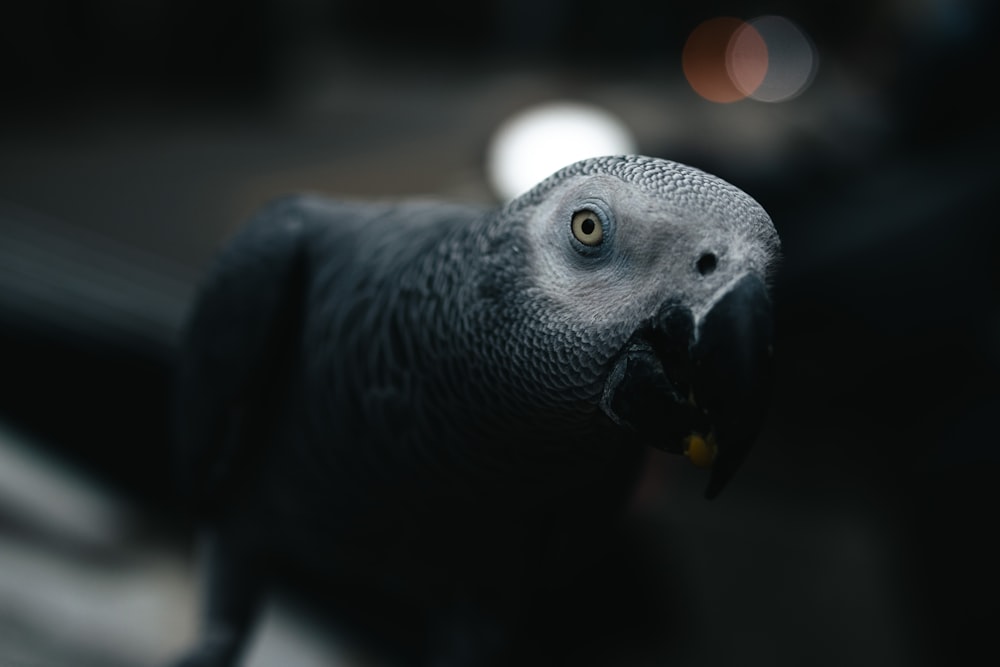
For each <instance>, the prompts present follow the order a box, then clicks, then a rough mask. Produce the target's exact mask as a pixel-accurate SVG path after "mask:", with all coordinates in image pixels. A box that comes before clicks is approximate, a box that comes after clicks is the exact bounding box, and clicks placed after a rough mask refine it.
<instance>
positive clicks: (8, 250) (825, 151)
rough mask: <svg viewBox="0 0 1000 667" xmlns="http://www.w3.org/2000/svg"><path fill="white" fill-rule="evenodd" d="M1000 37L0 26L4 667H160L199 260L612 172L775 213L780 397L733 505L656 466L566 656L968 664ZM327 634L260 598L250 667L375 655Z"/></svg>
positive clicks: (477, 14) (400, 7)
mask: <svg viewBox="0 0 1000 667" xmlns="http://www.w3.org/2000/svg"><path fill="white" fill-rule="evenodd" d="M996 14H997V10H996V4H995V3H992V2H987V1H986V0H912V1H910V2H903V1H901V0H869V1H867V2H844V1H841V2H829V1H820V2H813V3H808V5H807V4H806V3H797V2H792V1H791V0H773V1H767V0H764V1H738V0H733V1H730V2H717V1H714V0H703V1H701V2H697V3H695V2H688V3H680V2H671V1H669V0H662V1H661V2H657V3H653V2H648V1H645V0H618V1H617V2H614V3H608V2H600V1H597V0H581V1H578V2H570V1H569V0H550V1H539V0H533V1H532V2H527V1H524V0H506V1H504V2H500V1H488V2H480V3H449V2H443V1H439V0H429V1H426V2H421V3H396V2H380V1H378V0H368V1H367V2H357V1H351V0H344V1H340V2H337V1H334V0H288V1H281V2H279V1H278V0H243V1H241V2H235V1H228V0H227V1H220V2H204V1H198V2H195V1H193V0H174V1H171V2H168V1H167V0H32V1H31V2H26V1H19V2H7V3H4V5H3V8H2V9H0V77H2V81H3V86H2V90H3V92H2V98H0V101H2V104H0V665H32V666H39V667H41V666H46V667H47V666H57V665H60V666H61V665H74V666H77V667H87V666H89V665H104V666H107V665H110V666H120V667H138V666H141V665H156V664H158V663H159V662H161V661H162V660H164V659H165V658H166V657H168V656H170V655H172V654H173V653H175V652H176V651H178V650H180V648H181V647H183V646H185V645H186V644H187V643H188V642H190V641H191V639H192V636H193V632H194V617H195V611H194V604H195V602H194V591H195V588H196V585H197V574H196V569H195V567H194V548H193V542H192V534H191V531H190V528H189V527H188V526H185V525H184V524H183V522H181V521H179V520H178V519H177V517H176V516H175V515H174V513H173V511H172V509H171V506H170V503H169V493H168V479H167V465H166V462H167V456H168V452H167V445H168V423H167V409H168V395H169V372H170V365H171V363H172V355H173V350H174V341H175V337H176V335H177V332H178V329H179V327H180V324H181V322H182V320H183V317H184V314H185V312H186V310H187V308H188V305H189V302H190V299H191V297H192V294H193V291H194V289H195V286H196V284H197V280H198V276H199V274H200V272H201V271H202V270H203V268H204V267H205V264H206V262H207V261H208V260H209V258H210V257H211V256H212V254H213V252H214V251H215V250H216V249H217V248H218V246H219V244H220V243H221V242H222V241H223V240H224V239H225V238H226V237H227V236H228V235H229V234H230V233H232V231H233V230H234V229H235V228H236V227H237V226H238V225H239V224H240V223H241V221H242V220H244V219H245V218H246V216H248V215H249V214H250V213H251V212H252V211H253V210H254V209H255V208H256V207H258V206H260V205H261V204H262V203H264V202H265V201H267V200H268V199H271V198H272V197H275V196H277V195H280V194H284V193H287V192H296V191H314V192H323V193H327V194H330V195H334V196H345V197H379V198H384V197H398V196H409V195H418V196H434V197H440V198H447V199H454V200H461V201H473V202H497V203H499V202H502V201H503V200H505V199H507V198H509V197H511V196H513V195H514V194H516V193H517V192H519V191H520V190H521V189H524V188H525V187H527V186H528V185H530V183H531V182H533V181H534V180H537V178H536V177H537V176H541V175H545V174H546V173H548V172H550V171H552V170H554V169H555V168H556V167H558V166H561V164H563V163H566V162H570V161H572V160H574V159H576V158H577V157H585V156H587V155H588V154H598V153H609V152H618V151H624V150H629V151H636V152H640V153H644V154H649V155H655V156H660V157H666V158H670V159H674V160H679V161H683V162H687V163H689V164H692V165H694V166H697V167H700V168H702V169H705V170H707V171H710V172H713V173H716V174H718V175H720V176H722V177H723V178H726V179H727V180H729V181H731V182H733V183H734V184H736V185H738V186H739V187H741V188H742V189H744V190H746V191H747V192H749V193H750V194H751V195H753V196H754V197H755V198H757V199H758V200H759V201H760V202H761V203H762V204H763V205H764V207H765V208H766V209H768V211H769V212H770V213H771V215H772V217H773V219H774V221H775V225H776V226H777V228H778V230H779V233H780V234H781V236H782V239H783V242H784V262H783V266H782V271H781V274H780V275H779V277H778V279H777V282H776V284H775V292H774V293H775V299H776V308H777V335H778V343H777V358H778V366H779V367H778V382H777V387H776V390H775V397H774V404H773V408H772V411H771V415H770V420H769V423H768V427H767V429H766V431H765V433H764V435H763V436H762V438H761V441H760V442H759V444H758V446H757V448H756V450H755V452H754V454H753V455H752V456H751V457H750V459H749V461H748V463H747V464H746V466H745V467H744V469H743V470H742V471H741V473H740V475H738V476H737V478H736V480H735V482H734V483H733V484H732V485H731V486H730V488H729V489H727V491H726V493H724V494H723V495H722V497H721V498H720V499H718V500H716V501H713V502H711V503H709V502H706V501H704V500H703V499H702V497H701V493H702V488H703V484H704V481H705V478H704V476H703V475H702V474H701V473H700V471H697V470H693V469H692V468H690V466H688V465H687V464H686V462H685V461H677V460H673V459H670V458H669V457H666V456H665V455H664V456H659V455H656V456H653V458H652V459H651V462H650V468H649V472H648V474H647V476H646V479H645V481H644V483H643V485H642V487H641V488H640V492H639V494H638V495H637V498H636V502H635V503H634V508H633V511H632V513H631V514H630V517H629V521H628V522H627V525H626V526H625V527H624V528H623V531H622V534H621V535H618V536H616V537H615V539H616V540H617V541H618V544H619V546H620V549H618V550H617V552H616V555H615V556H613V558H612V560H611V561H610V565H609V567H608V568H606V570H605V576H604V577H603V578H597V579H595V580H593V581H590V582H588V585H587V586H586V587H582V588H581V589H580V591H579V592H578V594H579V599H575V598H574V599H572V600H568V601H566V602H567V605H568V606H575V607H581V606H582V607H584V608H586V609H588V610H589V612H592V613H589V614H588V615H587V619H586V620H581V619H579V618H577V617H574V616H572V615H567V616H566V617H567V618H572V619H573V620H574V622H573V623H564V624H563V625H562V626H560V628H561V629H558V630H557V631H554V632H557V634H558V632H562V633H564V635H565V636H564V640H565V642H564V644H565V650H566V656H567V664H569V663H570V662H573V663H575V664H595V665H659V664H671V665H701V666H705V665H731V664H741V665H771V666H774V665H801V664H811V665H843V664H852V665H879V666H880V667H887V666H892V665H907V666H910V665H937V664H948V665H954V664H962V663H964V662H971V660H972V657H973V656H975V655H978V652H979V650H981V649H982V648H984V647H986V646H988V645H991V642H992V640H991V639H990V638H991V637H992V634H993V632H995V629H996V623H997V621H998V620H1000V619H998V615H1000V614H998V612H997V609H998V597H997V596H998V593H1000V588H998V586H997V584H998V581H997V579H998V577H997V563H998V562H1000V550H998V548H997V547H996V546H995V539H994V538H995V536H996V532H997V526H998V521H997V511H998V510H1000V502H998V501H1000V491H998V489H1000V484H998V482H997V472H998V464H1000V445H998V438H997V436H996V432H995V431H994V428H995V427H996V420H997V416H998V415H1000V388H998V387H1000V384H998V379H1000V298H998V297H1000V292H998V287H1000V284H998V283H1000V263H998V262H997V261H996V253H997V250H998V249H1000V248H998V233H997V224H998V222H1000V220H998V216H997V213H996V208H995V207H996V194H995V192H996V187H997V184H998V181H997V176H998V170H997V167H996V157H997V148H998V141H997V139H998V136H997V134H998V133H997V126H996V124H995V123H994V118H995V114H996V112H995V107H994V106H993V105H992V103H991V102H990V100H991V99H992V90H993V88H994V87H995V86H996V81H997V64H998V60H997V58H996V56H995V54H994V50H993V45H994V42H995V40H996V35H997V32H996V31H997V29H998V28H1000V23H998V22H997V20H996V19H997V16H996ZM567 151H568V152H567ZM574 152H577V153H579V152H582V155H577V154H574ZM538 170H540V171H541V173H537V172H538ZM545 611H546V612H552V613H553V615H556V616H558V615H559V614H561V613H563V612H565V609H562V610H560V609H554V610H553V609H549V610H545ZM321 629H325V625H324V624H323V623H321V622H317V621H316V620H315V619H314V618H313V617H311V616H309V615H307V614H304V613H302V612H301V610H300V609H299V607H297V606H296V603H295V601H294V599H290V598H289V599H284V600H283V599H281V598H279V599H278V600H277V601H276V602H274V603H273V604H272V605H271V606H269V607H268V609H267V611H266V613H265V618H264V621H263V623H262V628H261V632H260V633H259V635H258V637H257V638H256V640H255V642H254V644H253V646H252V647H251V650H250V654H249V656H248V663H249V664H251V665H254V666H258V665H270V664H285V665H302V666H308V665H320V664H336V665H360V664H383V663H381V662H379V661H378V659H377V657H376V656H375V655H374V654H373V653H372V652H371V651H370V650H369V649H365V648H363V647H357V646H354V645H353V644H352V642H351V641H350V639H349V638H346V639H345V638H343V637H338V636H337V635H336V633H335V632H334V633H328V632H325V631H322V630H321ZM376 653H377V652H376Z"/></svg>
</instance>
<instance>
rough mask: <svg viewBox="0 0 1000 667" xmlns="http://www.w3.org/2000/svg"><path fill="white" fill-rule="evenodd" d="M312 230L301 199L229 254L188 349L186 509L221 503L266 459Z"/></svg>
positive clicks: (183, 461)
mask: <svg viewBox="0 0 1000 667" xmlns="http://www.w3.org/2000/svg"><path fill="white" fill-rule="evenodd" d="M305 230H306V225H305V221H304V219H303V218H302V216H301V208H300V207H298V206H297V205H296V200H295V199H285V200H281V201H278V202H276V203H274V204H272V205H271V206H269V207H268V208H266V209H265V210H264V211H262V212H261V213H260V214H259V215H258V216H257V217H256V218H255V219H253V220H252V221H250V222H249V223H248V224H247V225H246V227H245V228H244V229H243V230H241V231H240V232H239V233H238V234H237V235H236V236H235V237H234V238H233V239H232V241H230V242H229V243H228V244H227V246H226V247H225V248H224V249H223V251H222V252H221V253H220V254H219V256H218V258H217V259H216V262H215V264H214V265H213V266H212V268H211V270H210V272H209V274H208V276H207V280H206V282H205V283H204V285H203V287H202V290H201V291H200V293H199V296H198V298H197V300H196V302H195V304H194V308H193V311H192V313H191V316H190V318H189V320H188V325H187V329H186V331H185V335H184V339H183V341H182V345H181V350H180V358H179V365H178V376H177V383H176V396H175V408H176V411H175V419H176V424H175V427H176V428H175V433H174V436H175V439H176V442H175V446H174V451H175V459H174V465H175V471H174V472H175V478H176V480H177V482H178V485H179V489H178V490H179V492H180V494H181V497H182V499H183V500H184V501H185V502H188V503H191V504H192V506H193V507H199V506H201V507H203V506H204V505H205V504H206V503H212V502H213V501H214V500H216V499H218V498H219V497H220V495H221V494H222V493H223V492H224V491H225V490H226V489H227V488H229V487H230V485H231V484H232V483H233V482H234V481H236V480H237V479H238V478H239V476H240V473H241V471H242V470H243V469H244V468H245V467H246V466H247V465H248V464H249V463H250V462H251V461H252V460H253V459H254V457H255V455H257V454H259V452H260V448H261V447H262V446H263V445H264V443H265V441H266V434H267V432H268V431H269V429H270V428H273V426H274V424H272V423H269V420H273V419H274V415H275V414H276V413H277V410H278V409H279V408H278V407H277V406H278V405H279V404H280V400H279V399H280V396H281V395H282V393H283V392H282V387H283V386H286V385H287V382H288V376H289V374H290V367H291V366H292V364H293V363H294V354H295V351H296V348H297V345H298V341H299V339H300V332H301V329H302V322H303V314H304V300H305V294H306V278H307V271H306V268H307V267H306V265H307V259H306V257H307V255H306V251H305V242H304V239H305Z"/></svg>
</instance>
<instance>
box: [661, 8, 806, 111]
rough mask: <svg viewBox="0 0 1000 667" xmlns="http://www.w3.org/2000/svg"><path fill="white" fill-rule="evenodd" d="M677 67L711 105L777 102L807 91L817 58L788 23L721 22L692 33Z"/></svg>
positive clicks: (770, 20)
mask: <svg viewBox="0 0 1000 667" xmlns="http://www.w3.org/2000/svg"><path fill="white" fill-rule="evenodd" d="M681 64H682V67H683V69H684V76H685V77H686V78H687V80H688V83H689V84H690V85H691V88H692V89H693V90H694V91H695V92H696V93H698V94H699V95H700V96H701V97H703V98H705V99H706V100H709V101H711V102H719V103H730V102H736V101H739V100H742V99H746V98H747V97H749V98H752V99H754V100H757V101H760V102H782V101H785V100H790V99H792V98H794V97H796V96H798V95H799V94H801V93H802V91H804V90H805V89H806V88H807V87H808V86H809V84H810V83H811V82H812V79H813V77H814V75H815V72H816V64H817V58H816V50H815V48H814V47H813V43H812V41H811V40H810V39H809V37H808V36H807V35H806V34H805V33H804V32H803V31H802V30H801V29H800V28H799V27H798V26H797V25H795V24H794V23H793V22H792V21H790V20H788V19H787V18H784V17H782V16H761V17H759V18H756V19H753V20H751V21H743V20H741V19H738V18H734V17H730V16H722V17H717V18H713V19H709V20H707V21H704V22H703V23H701V24H699V25H698V26H697V27H696V28H695V29H694V30H693V31H692V32H691V34H690V35H689V36H688V39H687V42H686V43H685V44H684V50H683V53H682V55H681Z"/></svg>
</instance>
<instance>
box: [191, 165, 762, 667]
mask: <svg viewBox="0 0 1000 667" xmlns="http://www.w3.org/2000/svg"><path fill="white" fill-rule="evenodd" d="M777 247H778V241H777V236H776V234H775V233H774V229H773V226H772V225H771V222H770V219H769V218H768V217H767V215H766V213H765V212H764V211H763V209H761V208H760V206H759V205H758V204H756V202H754V201H753V200H752V199H751V198H750V197H748V196H747V195H745V194H744V193H742V192H741V191H740V190H738V189H737V188H735V187H733V186H731V185H729V184H727V183H725V182H723V181H721V180H719V179H716V178H715V177H712V176H709V175H707V174H704V173H703V172H700V171H698V170H696V169H693V168H690V167H685V166H683V165H678V164H676V163H672V162H668V161H665V160H657V159H653V158H643V157H636V156H628V157H609V158H598V159H594V160H589V161H584V162H581V163H577V164H575V165H571V166H569V167H567V168H566V169H564V170H562V171H560V172H558V173H557V174H555V175H554V176H552V177H551V178H550V179H547V180H546V181H544V182H543V183H541V184H539V186H537V187H536V188H535V189H533V190H532V191H530V192H529V193H526V194H525V195H524V196H522V197H521V198H518V199H515V200H514V201H512V202H511V203H509V204H507V205H506V206H504V207H502V208H500V209H496V210H491V209H484V208H477V207H471V206H460V205H454V204H445V203H441V202H399V203H360V202H334V201H330V200H326V199H322V198H318V197H293V198H286V199H283V200H280V201H277V202H275V203H273V204H272V205H270V206H269V207H267V208H266V209H265V210H263V211H262V212H261V213H260V214H259V215H258V216H257V217H256V218H255V219H254V220H252V221H250V222H249V223H248V224H247V225H246V226H245V227H244V228H243V229H242V230H241V231H240V232H239V233H238V234H237V235H236V236H235V237H234V238H233V239H232V240H231V241H230V242H229V243H228V244H227V245H226V247H225V249H224V250H223V251H222V252H221V253H220V255H219V258H218V260H217V262H216V263H215V264H214V266H213V268H212V270H211V271H210V273H209V275H208V276H207V278H206V281H205V284H204V287H203V289H202V291H201V293H200V296H199V299H198V302H197V303H196V305H195V308H194V310H193V314H192V317H191V320H190V324H189V327H188V333H187V337H186V340H185V344H184V348H183V352H182V357H181V359H182V361H181V367H180V372H179V382H178V412H177V414H178V420H177V423H178V431H177V435H178V438H177V441H178V448H177V451H178V457H177V473H178V479H179V480H180V483H181V484H180V488H181V489H182V491H183V493H184V496H185V497H186V498H187V499H189V500H190V502H192V503H193V504H194V506H196V507H198V508H200V509H201V510H202V511H203V515H204V516H205V518H206V520H207V522H208V524H209V526H210V530H211V531H212V536H213V537H212V542H213V544H214V553H215V554H216V566H215V568H214V573H215V578H214V580H213V582H212V583H210V585H209V587H208V588H209V590H208V595H207V597H208V602H207V631H206V633H205V637H206V638H205V639H204V640H203V641H202V642H201V643H200V644H199V646H198V647H197V648H196V650H195V651H194V652H193V653H192V654H190V655H189V656H187V657H186V658H185V659H184V661H183V662H182V663H181V664H184V665H226V664H232V663H233V661H234V660H236V658H237V656H238V654H239V648H240V646H241V645H242V643H243V641H244V639H245V635H246V634H247V632H248V628H249V627H250V622H251V620H252V616H253V608H254V604H255V601H256V600H257V599H258V597H259V592H260V588H261V582H262V581H263V580H264V579H265V578H266V576H267V573H269V572H270V571H271V570H273V569H275V564H276V563H281V564H283V566H285V567H286V569H287V568H290V569H292V570H294V571H296V572H299V573H301V574H302V575H303V578H306V579H307V580H317V581H319V580H324V581H333V582H350V583H351V585H352V586H356V587H360V588H361V589H364V590H371V591H377V592H378V594H379V595H387V596H389V598H391V599H393V600H403V601H408V603H412V604H413V606H414V608H418V609H420V610H422V611H426V612H427V613H426V614H425V615H424V616H422V618H423V619H424V621H421V622H426V624H427V625H426V627H427V628H428V633H429V634H428V636H429V639H428V644H427V646H426V647H425V655H424V657H425V658H426V659H427V661H429V662H430V661H434V662H435V664H487V663H488V662H490V661H491V660H492V661H498V660H501V659H502V657H501V656H503V655H504V651H505V650H507V647H509V646H510V644H511V642H510V635H511V634H512V630H511V629H512V628H516V620H515V619H516V618H517V609H518V606H519V605H522V604H524V600H525V599H527V598H526V596H528V595H530V590H532V589H533V588H534V587H537V586H538V585H541V584H543V583H545V582H547V581H551V579H552V577H553V576H558V577H560V578H569V577H571V576H572V575H573V574H574V573H576V572H578V571H579V570H580V569H581V568H583V567H584V566H585V565H586V563H588V562H590V561H591V560H593V559H594V558H597V557H598V551H599V550H596V549H593V548H592V547H593V546H594V545H596V544H599V543H600V535H601V534H602V529H603V528H605V527H607V526H609V525H611V523H612V522H613V521H614V519H615V517H616V516H617V515H618V514H619V513H620V511H621V509H622V507H623V506H624V503H625V502H626V501H627V499H628V497H629V493H630V488H631V485H632V484H633V482H634V480H635V477H636V474H637V471H638V469H639V465H640V463H641V461H642V457H643V452H644V451H645V447H646V446H647V445H654V446H657V447H661V448H666V449H668V450H671V451H678V448H679V447H680V446H681V444H680V443H681V440H682V437H683V436H684V435H685V434H687V433H690V432H691V431H692V430H699V431H702V432H704V433H706V434H708V433H709V432H711V438H710V439H711V441H713V442H714V441H715V440H716V436H717V437H718V440H719V453H718V460H717V461H716V462H715V463H716V464H717V465H716V467H714V468H713V472H712V475H713V482H712V484H714V487H713V486H710V493H711V494H713V495H714V493H717V491H718V489H719V488H721V484H723V483H725V480H726V479H728V476H729V475H731V474H732V471H733V470H734V469H735V467H736V466H737V465H739V463H740V461H741V460H742V457H743V455H744V454H745V450H746V449H747V448H748V447H749V442H750V441H752V438H753V436H754V435H755V434H756V430H757V429H758V428H759V418H758V416H757V415H756V413H757V412H759V410H757V404H758V403H759V399H757V398H752V399H751V400H749V402H746V401H742V400H740V399H741V398H745V397H746V394H747V393H751V394H753V393H755V391H756V389H757V388H758V386H757V383H758V381H759V379H760V377H761V376H764V375H766V368H765V367H766V359H765V357H767V356H768V355H769V350H768V351H765V350H764V349H763V348H765V347H767V346H769V338H770V335H769V310H768V308H769V305H768V304H767V296H766V289H765V288H764V279H765V278H766V275H767V274H768V273H769V272H770V271H771V270H772V268H773V263H774V261H775V257H776V254H777ZM748 304H749V305H748ZM762 304H763V305H762ZM706 322H711V323H712V324H710V325H705V323H706ZM743 329H747V330H750V329H752V330H753V331H751V332H750V333H751V334H753V335H750V336H749V338H748V340H750V341H751V343H750V344H743V343H740V342H739V341H740V339H741V338H744V337H745V336H744V334H746V333H747V331H743ZM720 332H721V333H720ZM755 332H756V333H755ZM701 341H707V342H705V343H704V344H702V343H701ZM734 342H735V344H734V345H733V344H732V343H734ZM730 348H734V349H738V353H735V355H733V354H728V352H727V350H729V349H730ZM706 350H707V352H706ZM727 355H728V356H727ZM720 360H721V361H720ZM720 364H721V366H720ZM717 367H718V368H717ZM720 368H721V369H722V370H720ZM730 370H733V371H734V372H735V374H736V375H737V376H740V377H742V376H746V378H747V381H746V382H745V383H743V384H740V382H735V383H729V382H728V381H727V379H726V377H724V376H726V375H727V374H728V373H729V371H730ZM730 384H732V386H734V387H736V388H737V389H735V390H732V391H737V392H738V393H739V394H740V396H739V397H737V398H736V399H734V398H733V397H732V396H730V393H732V392H731V391H730V390H729V389H726V388H725V385H730ZM744 385H745V386H744ZM720 387H722V388H721V389H720ZM699 394H700V395H702V396H704V397H705V400H704V401H701V402H695V401H693V400H691V397H692V396H694V395H699ZM735 404H740V406H742V407H738V408H732V407H731V406H732V405H735ZM746 405H752V406H754V409H752V410H751V409H748V408H747V407H746ZM731 434H732V435H731ZM730 442H732V443H735V444H732V445H729V443H730ZM727 445H729V447H730V448H731V449H727ZM730 452H732V453H730ZM727 457H728V458H727ZM720 471H721V472H720ZM716 478H717V479H716ZM713 489H714V490H713ZM470 609H474V610H475V613H470V611H469V610H470ZM428 619H429V620H428ZM442 619H443V620H442ZM472 626H475V627H472ZM435 628H436V629H435ZM515 634H516V633H515ZM470 638H471V639H470Z"/></svg>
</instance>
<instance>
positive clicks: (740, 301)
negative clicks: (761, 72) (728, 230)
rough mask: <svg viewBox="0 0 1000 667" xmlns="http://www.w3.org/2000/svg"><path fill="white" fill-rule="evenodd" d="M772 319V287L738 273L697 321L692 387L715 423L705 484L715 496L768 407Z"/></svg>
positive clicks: (707, 491) (709, 495)
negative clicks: (712, 453) (768, 292)
mask: <svg viewBox="0 0 1000 667" xmlns="http://www.w3.org/2000/svg"><path fill="white" fill-rule="evenodd" d="M772 339H773V322H772V315H771V300H770V298H769V297H768V294H767V287H766V286H765V285H764V282H763V280H761V279H760V278H759V277H757V276H756V275H752V274H748V275H746V276H744V277H743V278H741V279H739V280H738V281H737V282H736V283H734V284H733V286H732V287H731V288H730V289H729V290H728V291H727V292H726V293H725V294H724V295H723V296H722V297H721V298H720V299H719V300H718V301H717V302H716V303H715V305H714V306H713V307H712V309H711V310H709V311H708V312H707V313H706V314H705V315H704V317H702V319H701V321H700V322H698V323H697V328H696V332H695V342H694V345H693V346H692V348H691V358H692V361H693V362H694V373H693V378H692V380H693V382H692V384H693V390H694V397H695V400H696V401H697V403H698V407H699V408H701V409H702V410H704V411H705V412H706V413H707V416H708V419H709V421H710V422H711V424H712V435H713V436H714V441H715V444H716V445H717V451H716V453H715V458H714V460H713V462H712V470H711V473H710V476H709V480H708V487H707V488H706V489H705V497H706V498H714V497H715V496H717V495H718V494H719V492H720V491H722V489H723V487H725V485H726V483H727V482H728V481H729V480H730V479H731V478H732V476H733V474H734V473H735V472H736V470H737V468H739V466H740V464H742V463H743V460H744V459H745V458H746V455H747V453H748V452H749V451H750V448H751V446H752V445H753V443H754V440H755V439H756V437H757V434H758V433H759V432H760V430H761V427H762V426H763V423H764V418H765V416H766V412H767V405H768V399H769V395H770V387H771V374H772V369H771V357H772Z"/></svg>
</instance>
